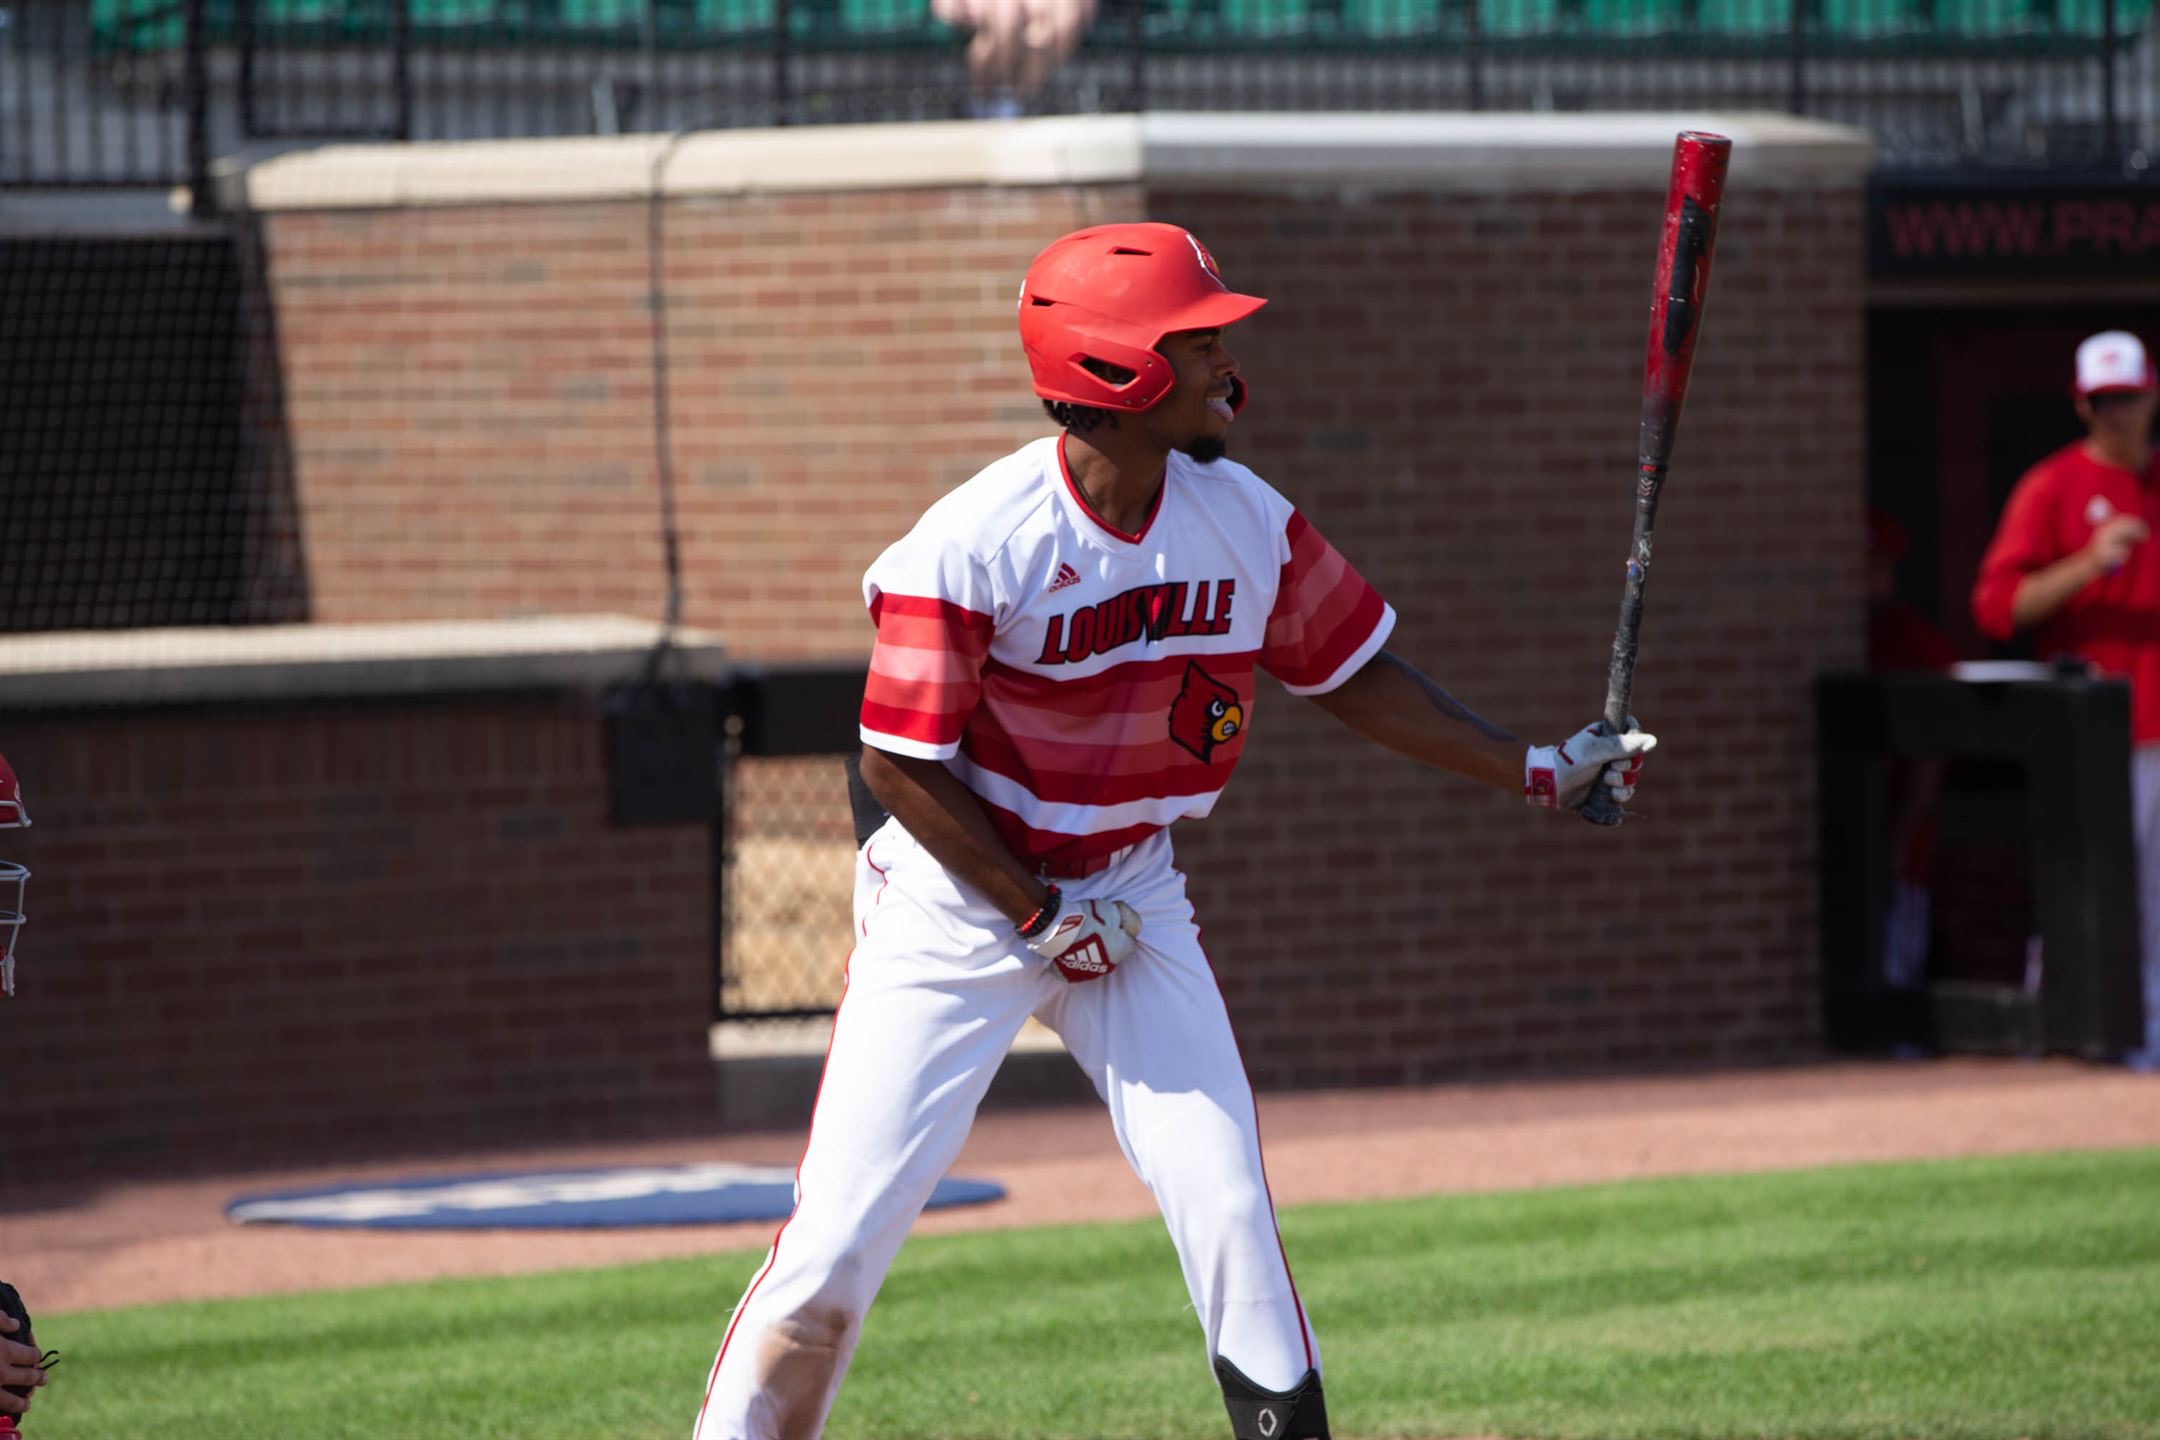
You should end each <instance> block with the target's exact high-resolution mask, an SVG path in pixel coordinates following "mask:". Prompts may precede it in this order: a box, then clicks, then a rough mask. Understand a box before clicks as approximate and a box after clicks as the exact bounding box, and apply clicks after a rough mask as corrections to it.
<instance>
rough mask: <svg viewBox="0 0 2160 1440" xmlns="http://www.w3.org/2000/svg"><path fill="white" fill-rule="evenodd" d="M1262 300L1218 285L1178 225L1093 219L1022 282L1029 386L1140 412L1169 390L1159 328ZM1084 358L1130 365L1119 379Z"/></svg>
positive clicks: (1188, 326) (1204, 325) (1204, 324)
mask: <svg viewBox="0 0 2160 1440" xmlns="http://www.w3.org/2000/svg"><path fill="white" fill-rule="evenodd" d="M1265 304H1267V301H1265V300H1263V299H1261V298H1260V297H1259V296H1257V295H1240V294H1238V293H1236V292H1235V291H1233V290H1232V289H1231V288H1230V287H1229V286H1227V285H1225V284H1223V278H1222V273H1221V272H1220V271H1219V270H1217V269H1216V268H1215V257H1214V256H1213V255H1210V254H1208V251H1207V247H1206V246H1205V245H1202V244H1201V243H1200V242H1199V241H1198V240H1196V239H1194V238H1193V235H1192V232H1190V231H1188V230H1183V229H1180V228H1179V227H1178V226H1176V225H1157V224H1139V225H1097V226H1095V227H1093V228H1092V229H1087V230H1075V231H1074V232H1073V233H1072V234H1070V235H1067V236H1066V237H1065V238H1064V239H1062V240H1056V241H1053V242H1052V243H1051V245H1050V247H1049V248H1048V249H1046V250H1044V251H1043V252H1042V254H1040V255H1038V256H1036V257H1035V263H1034V264H1032V265H1030V266H1028V272H1027V279H1026V280H1024V281H1022V282H1021V284H1020V343H1021V344H1023V345H1025V346H1026V347H1027V356H1028V368H1029V369H1030V370H1032V371H1033V372H1034V374H1035V393H1036V394H1037V395H1040V396H1041V397H1042V398H1043V399H1045V400H1063V401H1066V402H1068V403H1070V404H1074V405H1094V406H1098V407H1100V408H1102V409H1105V410H1145V409H1147V408H1148V407H1149V406H1151V405H1153V404H1154V403H1155V402H1156V401H1158V400H1160V399H1162V398H1163V396H1165V395H1167V394H1169V393H1170V386H1171V383H1172V378H1173V377H1172V376H1171V373H1170V362H1169V361H1167V360H1165V359H1163V357H1162V356H1160V355H1158V354H1156V353H1155V347H1156V346H1157V345H1158V344H1160V343H1161V342H1162V338H1163V336H1165V335H1169V334H1172V333H1174V332H1176V331H1179V330H1218V329H1221V328H1222V327H1223V326H1225V325H1228V324H1231V323H1232V322H1233V321H1238V320H1242V319H1244V318H1245V317H1246V316H1248V315H1250V314H1252V313H1253V311H1255V310H1258V309H1259V308H1260V307H1261V306H1262V305H1265ZM1089 360H1094V361H1098V362H1101V363H1105V364H1110V365H1115V366H1117V367H1118V368H1119V369H1121V370H1130V371H1132V372H1133V378H1132V379H1130V380H1128V381H1126V382H1125V383H1123V384H1122V385H1120V384H1116V383H1113V382H1111V381H1109V380H1105V379H1103V378H1102V377H1101V376H1100V375H1097V374H1096V373H1095V372H1094V371H1092V370H1090V369H1089V368H1088V367H1087V365H1086V364H1085V363H1084V362H1086V361H1089Z"/></svg>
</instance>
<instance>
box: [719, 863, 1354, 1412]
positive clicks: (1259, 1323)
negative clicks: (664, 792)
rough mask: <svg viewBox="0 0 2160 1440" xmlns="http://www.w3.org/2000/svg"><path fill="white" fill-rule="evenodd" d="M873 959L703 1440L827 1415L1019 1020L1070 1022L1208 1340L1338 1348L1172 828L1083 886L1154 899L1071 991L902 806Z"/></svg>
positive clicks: (1226, 1349)
mask: <svg viewBox="0 0 2160 1440" xmlns="http://www.w3.org/2000/svg"><path fill="white" fill-rule="evenodd" d="M855 874H856V879H855V920H856V945H855V953H854V954H853V955H852V956H851V957H850V959H849V962H848V981H847V989H846V992H845V994H844V995H843V997H842V999H841V1004H840V1009H839V1012H838V1014H837V1015H836V1016H835V1017H834V1022H833V1033H832V1045H831V1049H830V1051H829V1052H828V1053H827V1056H826V1060H825V1074H824V1079H823V1081H822V1082H821V1084H820V1086H819V1090H818V1098H817V1104H816V1107H815V1110H814V1112H813V1114H812V1117H811V1123H810V1138H809V1142H808V1144H807V1147H806V1148H805V1150H804V1152H803V1158H802V1163H801V1165H800V1166H799V1167H798V1169H797V1171H796V1181H795V1212H794V1214H793V1215H791V1216H790V1217H789V1218H788V1220H787V1223H786V1224H784V1225H783V1226H781V1228H780V1232H779V1233H778V1234H777V1235H776V1236H775V1237H774V1239H773V1248H772V1250H771V1252H770V1253H769V1254H768V1255H767V1256H766V1259H765V1264H764V1266H763V1267H762V1268H761V1269H760V1270H759V1271H758V1274H757V1277H756V1278H755V1279H754V1280H752V1282H751V1284H750V1288H749V1290H748V1291H747V1292H746V1293H745V1294H744V1296H743V1299H742V1303H741V1304H740V1305H738V1306H737V1307H736V1310H735V1315H734V1319H733V1321H732V1322H731V1323H730V1325H729V1327H728V1331H727V1335H726V1338H725V1339H724V1340H723V1341H722V1342H721V1346H720V1353H719V1356H718V1358H717V1359H715V1360H714V1362H713V1369H712V1374H711V1377H710V1379H709V1381H708V1382H707V1386H706V1393H705V1403H704V1406H703V1408H702V1409H701V1410H700V1411H699V1414H698V1421H697V1426H696V1429H695V1430H694V1431H693V1436H694V1440H805V1437H810V1436H814V1435H816V1434H817V1433H818V1431H819V1430H820V1429H821V1428H822V1426H823V1424H824V1421H825V1416H826V1414H827V1412H828V1411H829V1410H830V1409H831V1406H832V1401H833V1397H834V1395H835V1394H836V1393H837V1391H838V1389H839V1385H840V1380H841V1377H842V1376H843V1375H844V1374H845V1373H846V1370H847V1364H848V1360H849V1358H850V1357H851V1356H852V1354H853V1352H854V1348H855V1341H856V1337H857V1336H858V1335H859V1334H860V1333H861V1327H862V1318H863V1314H864V1312H865V1311H866V1310H867V1309H868V1308H869V1305H870V1302H871V1300H872V1298H873V1297H875V1296H876V1294H877V1292H878V1287H879V1286H880V1285H881V1284H882V1283H883V1281H884V1278H885V1272H886V1269H887V1267H889V1266H890V1265H891V1263H892V1260H893V1256H894V1255H895V1254H896V1253H898V1251H899V1249H900V1242H901V1241H902V1240H903V1239H904V1238H905V1237H906V1235H907V1232H908V1227H909V1226H910V1225H912V1224H913V1223H914V1220H915V1217H916V1215H917V1214H918V1213H920V1212H921V1210H922V1207H923V1203H924V1202H925V1201H926V1200H927V1199H928V1198H929V1195H930V1191H931V1189H932V1188H933V1187H934V1186H935V1185H936V1184H937V1182H938V1180H939V1179H941V1178H942V1177H943V1176H944V1175H945V1173H946V1171H947V1170H948V1169H949V1168H950V1167H951V1165H952V1163H953V1161H954V1159H955V1158H956V1157H957V1156H958V1155H959V1153H960V1147H961V1144H962V1142H963V1141H965V1140H966V1138H967V1133H968V1129H969V1127H970V1125H971V1124H972V1123H973V1121H974V1116H975V1107H976V1106H977V1104H979V1103H980V1102H981V1100H982V1096H983V1092H984V1090H985V1089H986V1088H987V1087H988V1086H989V1084H990V1079H991V1076H992V1075H993V1074H994V1073H995V1071H996V1069H997V1067H998V1065H999V1063H1000V1062H1001V1061H1002V1060H1003V1059H1004V1057H1005V1053H1006V1051H1007V1049H1008V1048H1009V1047H1010V1046H1011V1044H1012V1041H1013V1037H1014V1036H1015V1035H1016V1034H1017V1033H1018V1032H1019V1030H1020V1027H1021V1025H1022V1024H1023V1023H1024V1022H1025V1021H1026V1020H1027V1017H1028V1016H1030V1015H1034V1016H1036V1017H1038V1018H1040V1019H1041V1020H1042V1022H1043V1023H1044V1024H1045V1025H1047V1026H1049V1027H1050V1028H1051V1029H1052V1030H1055V1031H1056V1032H1057V1033H1058V1034H1059V1035H1060V1036H1062V1037H1063V1039H1064V1041H1065V1046H1066V1048H1067V1049H1068V1050H1069V1051H1070V1052H1071V1053H1072V1055H1073V1057H1074V1058H1075V1059H1076V1060H1078V1061H1079V1063H1080V1065H1081V1067H1082V1068H1083V1069H1084V1070H1085V1071H1086V1072H1087V1074H1088V1076H1089V1078H1090V1079H1092V1080H1093V1081H1094V1083H1095V1089H1096V1091H1097V1093H1099V1094H1100V1095H1101V1096H1102V1097H1103V1100H1104V1102H1105V1103H1106V1104H1107V1105H1108V1107H1109V1110H1110V1120H1111V1124H1112V1126H1113V1128H1114V1129H1115V1131H1116V1133H1117V1139H1118V1145H1119V1146H1120V1148H1122V1149H1123V1150H1124V1152H1125V1158H1126V1160H1127V1161H1129V1162H1130V1163H1131V1165H1132V1167H1133V1170H1134V1172H1135V1173H1136V1174H1137V1175H1139V1177H1140V1179H1141V1180H1142V1181H1143V1182H1145V1183H1146V1185H1147V1187H1148V1189H1149V1190H1150V1191H1151V1192H1153V1194H1154V1196H1155V1201H1156V1204H1157V1205H1159V1206H1160V1207H1161V1209H1162V1214H1163V1219H1164V1220H1165V1222H1167V1224H1168V1226H1169V1229H1170V1236H1171V1239H1172V1241H1173V1242H1174V1243H1175V1244H1176V1246H1177V1252H1178V1259H1179V1263H1180V1264H1181V1266H1182V1267H1183V1269H1184V1274H1185V1285H1186V1289H1187V1290H1188V1291H1189V1292H1190V1294H1191V1296H1192V1303H1193V1307H1194V1309H1195V1310H1196V1311H1197V1313H1198V1315H1199V1318H1200V1324H1201V1327H1202V1330H1203V1331H1204V1336H1205V1340H1206V1346H1207V1350H1206V1358H1205V1359H1204V1360H1203V1364H1202V1368H1200V1369H1199V1371H1198V1372H1197V1373H1198V1374H1201V1375H1206V1376H1208V1383H1209V1384H1210V1385H1211V1386H1212V1385H1213V1383H1214V1380H1213V1374H1212V1371H1211V1370H1210V1369H1208V1368H1206V1367H1207V1366H1208V1365H1209V1364H1211V1363H1212V1358H1213V1357H1215V1356H1218V1355H1220V1356H1223V1357H1225V1358H1227V1359H1228V1360H1229V1361H1230V1363H1232V1364H1233V1365H1235V1366H1237V1368H1238V1369H1239V1370H1240V1371H1242V1372H1243V1373H1244V1374H1245V1375H1246V1376H1247V1377H1248V1378H1250V1379H1251V1380H1252V1381H1253V1382H1254V1383H1255V1384H1258V1385H1260V1386H1263V1387H1265V1388H1267V1389H1271V1390H1287V1389H1289V1388H1291V1387H1292V1386H1294V1385H1295V1384H1296V1383H1297V1382H1298V1381H1299V1380H1300V1379H1302V1378H1303V1377H1304V1374H1305V1372H1306V1370H1307V1369H1317V1368H1318V1367H1319V1364H1320V1359H1319V1349H1318V1346H1317V1344H1316V1343H1315V1341H1314V1339H1313V1335H1312V1330H1311V1327H1310V1325H1309V1324H1308V1323H1307V1321H1306V1318H1305V1313H1304V1309H1303V1306H1302V1305H1301V1304H1300V1302H1299V1300H1298V1296H1297V1291H1296V1289H1295V1288H1294V1286H1293V1284H1292V1281H1291V1278H1290V1269H1289V1262H1288V1260H1287V1259H1286V1258H1285V1256H1284V1254H1283V1249H1282V1243H1281V1240H1280V1239H1279V1238H1278V1236H1277V1234H1276V1229H1275V1214H1274V1207H1273V1205H1272V1203H1271V1201H1270V1199H1269V1197H1268V1190H1267V1180H1266V1177H1265V1175H1264V1174H1263V1172H1262V1167H1261V1158H1260V1134H1259V1123H1258V1119H1257V1117H1256V1115H1255V1112H1254V1108H1253V1098H1252V1090H1251V1087H1250V1085H1249V1084H1248V1082H1247V1080H1246V1077H1245V1067H1244V1063H1243V1061H1242V1060H1241V1059H1240V1058H1239V1055H1238V1050H1237V1043H1236V1041H1235V1040H1234V1039H1233V1038H1232V1036H1231V1033H1230V1020H1229V1016H1228V1014H1227V1012H1226V1011H1225V1009H1224V1007H1223V1001H1222V993H1221V991H1220V990H1219V989H1217V987H1216V984H1215V977H1214V972H1213V970H1212V969H1211V968H1210V967H1209V964H1208V961H1207V957H1206V956H1205V955H1204V954H1203V953H1202V952H1201V948H1200V932H1199V930H1198V928H1197V927H1196V926H1195V925H1194V924H1193V912H1192V906H1191V904H1190V903H1189V902H1188V901H1187V900H1186V898H1185V877H1184V876H1183V875H1182V874H1180V873H1179V872H1178V871H1177V870H1176V869H1175V868H1174V867H1173V865H1172V864H1171V854H1170V841H1169V837H1168V836H1167V835H1165V834H1161V833H1158V834H1156V835H1154V836H1152V837H1150V838H1149V839H1147V840H1144V841H1142V842H1141V843H1139V844H1138V845H1135V846H1133V847H1132V848H1131V849H1130V850H1129V851H1127V852H1125V853H1124V854H1123V855H1121V856H1119V857H1118V858H1117V859H1116V861H1115V863H1113V864H1112V865H1111V866H1110V867H1109V868H1108V869H1106V870H1103V871H1101V872H1099V873H1097V874H1095V875H1091V876H1089V877H1087V878H1086V879H1083V880H1073V881H1060V882H1059V888H1060V889H1062V890H1063V891H1064V892H1065V893H1066V895H1067V896H1069V897H1071V898H1074V899H1093V898H1102V899H1118V900H1123V901H1124V902H1125V903H1126V904H1128V905H1130V906H1132V907H1133V908H1134V909H1135V910H1137V911H1138V912H1139V913H1140V917H1141V933H1140V942H1139V946H1138V948H1137V949H1136V951H1135V952H1134V954H1133V956H1132V958H1131V959H1130V960H1128V961H1126V963H1125V964H1124V965H1122V966H1120V967H1119V968H1118V970H1117V972H1116V973H1115V974H1113V975H1109V976H1106V977H1104V978H1103V979H1101V980H1096V981H1091V982H1088V983H1086V984H1082V985H1072V984H1068V983H1067V982H1066V981H1065V980H1063V979H1061V978H1060V977H1059V976H1058V974H1057V972H1056V971H1055V970H1054V969H1053V968H1052V967H1051V966H1049V965H1048V964H1047V963H1045V962H1044V961H1042V960H1040V959H1038V958H1037V957H1036V956H1035V955H1034V954H1033V953H1032V952H1030V951H1029V950H1028V949H1027V947H1026V946H1025V945H1023V944H1022V943H1021V942H1020V940H1019V939H1018V938H1017V937H1016V936H1015V935H1014V934H1013V927H1012V924H1011V922H1010V921H1008V920H1007V919H1006V918H1005V917H1004V916H1003V915H1002V914H1000V913H999V912H998V911H997V910H995V909H994V908H993V907H991V906H989V905H988V904H986V903H984V902H983V901H982V900H981V899H980V898H979V897H977V896H975V895H974V894H973V893H972V892H965V891H963V890H962V889H961V888H960V887H959V885H958V884H957V883H956V882H955V881H954V880H953V878H952V877H951V876H950V875H948V874H947V873H946V872H945V869H944V867H942V866H941V865H939V864H938V863H937V861H936V860H934V859H933V858H932V857H931V856H930V855H929V854H928V853H927V852H926V851H924V850H923V849H922V848H921V847H920V846H919V845H917V844H916V843H915V841H914V840H913V838H912V837H910V836H909V835H908V833H907V832H906V831H905V830H903V829H902V828H901V827H900V826H899V824H898V823H896V822H888V823H887V824H886V825H885V827H884V828H883V829H881V830H879V831H878V833H877V834H876V835H874V836H872V837H871V839H870V841H869V843H868V844H867V845H865V846H864V847H863V851H862V853H861V854H860V855H859V856H858V857H857V859H856V872H855Z"/></svg>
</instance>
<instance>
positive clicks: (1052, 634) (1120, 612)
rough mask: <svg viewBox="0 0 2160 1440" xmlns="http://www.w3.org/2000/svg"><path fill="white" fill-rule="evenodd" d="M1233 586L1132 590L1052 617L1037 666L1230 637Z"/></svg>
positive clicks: (1173, 583) (1167, 584) (1183, 584)
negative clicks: (1136, 647)
mask: <svg viewBox="0 0 2160 1440" xmlns="http://www.w3.org/2000/svg"><path fill="white" fill-rule="evenodd" d="M1236 594H1237V581H1235V580H1233V579H1230V578H1228V577H1227V576H1226V577H1224V578H1223V579H1221V580H1201V581H1197V582H1187V581H1184V580H1168V581H1163V582H1161V583H1159V584H1154V585H1136V586H1134V587H1133V588H1132V589H1130V590H1127V591H1125V592H1124V593H1123V594H1121V595H1113V596H1111V597H1110V598H1109V599H1108V600H1105V601H1103V602H1102V603H1101V604H1099V605H1084V606H1082V607H1081V608H1079V609H1078V610H1074V611H1071V612H1070V613H1068V614H1064V615H1053V616H1051V617H1050V619H1049V622H1048V623H1047V624H1045V625H1044V627H1043V642H1042V653H1041V654H1039V655H1037V656H1036V657H1035V663H1036V664H1038V665H1066V664H1072V663H1075V662H1077V661H1081V660H1086V659H1089V658H1091V657H1093V656H1096V655H1103V654H1107V653H1108V652H1110V651H1112V650H1115V649H1117V648H1118V647H1120V646H1123V645H1130V644H1133V643H1134V642H1135V641H1138V640H1149V641H1155V640H1163V639H1166V638H1175V637H1178V636H1184V635H1227V634H1229V633H1230V602H1231V601H1232V600H1233V599H1234V598H1235V597H1236Z"/></svg>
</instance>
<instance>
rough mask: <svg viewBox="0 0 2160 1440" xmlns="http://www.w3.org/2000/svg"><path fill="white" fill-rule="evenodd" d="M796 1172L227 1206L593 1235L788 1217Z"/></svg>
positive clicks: (618, 1173)
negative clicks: (618, 1228) (604, 1229)
mask: <svg viewBox="0 0 2160 1440" xmlns="http://www.w3.org/2000/svg"><path fill="white" fill-rule="evenodd" d="M1004 1195H1005V1191H1004V1189H1003V1187H1001V1186H998V1185H994V1184H991V1183H990V1182H989V1181H987V1180H958V1179H954V1178H952V1177H950V1176H948V1177H946V1178H945V1179H943V1180H940V1181H939V1182H938V1185H937V1189H936V1190H935V1191H933V1192H932V1193H931V1196H930V1208H937V1207H940V1206H947V1205H981V1204H985V1203H987V1202H989V1201H992V1200H999V1199H1003V1198H1004ZM794 1207H795V1172H794V1171H793V1170H792V1169H790V1168H788V1167H786V1166H781V1165H732V1164H717V1163H716V1164H710V1165H635V1166H618V1167H615V1168H612V1169H606V1170H528V1171H516V1172H505V1173H497V1174H487V1175H447V1176H445V1175H437V1176H425V1177H416V1178H414V1179H410V1180H390V1181H371V1182H368V1183H365V1184H361V1183H353V1184H348V1185H336V1186H329V1187H325V1188H322V1189H315V1190H291V1191H284V1192H281V1193H278V1194H266V1195H243V1196H240V1197H239V1198H237V1199H235V1200H233V1201H232V1202H231V1203H229V1204H228V1205H226V1207H225V1217H226V1218H227V1219H228V1220H231V1221H233V1222H235V1223H236V1224H240V1225H312V1226H341V1225H355V1226H365V1227H369V1228H372V1229H379V1230H500V1229H532V1230H540V1229H589V1228H596V1227H601V1226H610V1225H726V1224H733V1223H736V1222H739V1221H745V1220H785V1219H786V1218H787V1216H788V1212H789V1211H790V1210H792V1209H794Z"/></svg>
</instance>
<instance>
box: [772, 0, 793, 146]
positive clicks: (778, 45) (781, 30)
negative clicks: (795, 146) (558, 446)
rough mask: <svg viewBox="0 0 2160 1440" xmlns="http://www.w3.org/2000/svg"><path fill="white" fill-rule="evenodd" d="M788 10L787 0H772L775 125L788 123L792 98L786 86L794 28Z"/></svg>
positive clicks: (787, 85)
mask: <svg viewBox="0 0 2160 1440" xmlns="http://www.w3.org/2000/svg"><path fill="white" fill-rule="evenodd" d="M788 9H789V4H788V0H773V77H772V90H773V123H774V124H775V125H785V124H787V123H788V102H789V101H790V100H791V99H793V98H794V97H793V95H792V94H791V93H790V87H789V84H788V42H789V38H790V36H789V32H790V30H792V29H793V28H794V27H793V25H792V24H791V23H790V22H791V21H792V20H793V18H794V17H793V16H791V15H789V14H788Z"/></svg>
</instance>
